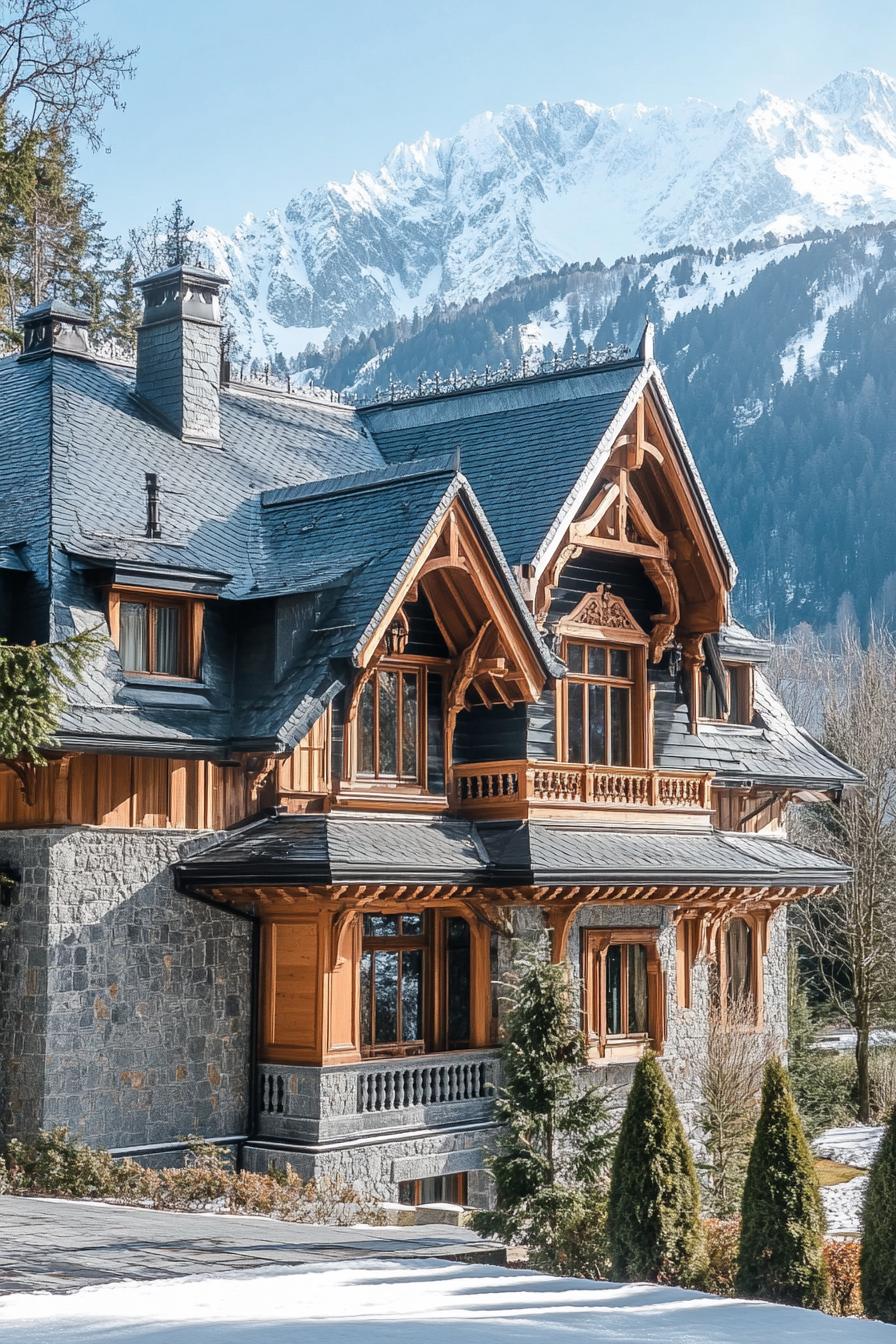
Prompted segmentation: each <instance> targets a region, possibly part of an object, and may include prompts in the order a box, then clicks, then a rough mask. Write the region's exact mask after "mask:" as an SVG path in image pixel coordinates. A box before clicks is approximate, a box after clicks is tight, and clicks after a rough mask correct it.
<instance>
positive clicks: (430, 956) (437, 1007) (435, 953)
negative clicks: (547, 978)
mask: <svg viewBox="0 0 896 1344" xmlns="http://www.w3.org/2000/svg"><path fill="white" fill-rule="evenodd" d="M373 913H377V914H384V915H390V916H401V915H421V914H422V915H423V932H422V933H421V934H403V933H402V934H399V935H391V934H370V935H367V934H365V933H364V924H363V919H364V915H365V914H373ZM360 915H361V921H362V923H361V941H360V955H361V957H363V956H364V953H365V952H368V951H369V952H376V951H379V950H383V951H401V950H402V948H407V949H408V950H414V949H416V948H421V949H422V951H423V976H422V985H423V1038H422V1040H421V1041H407V1042H403V1041H397V1042H386V1043H384V1044H382V1045H373V1044H371V1043H370V1042H365V1041H363V1040H361V1035H360V1019H361V1017H362V1016H363V1014H362V1008H361V993H360V989H359V994H358V1013H359V1034H358V1042H359V1050H360V1054H361V1057H362V1059H401V1058H407V1057H408V1056H413V1055H421V1054H440V1053H449V1054H460V1053H462V1052H463V1051H464V1050H475V1049H481V1048H482V1047H481V1045H480V1046H477V1045H476V1044H474V1042H475V1041H476V1038H477V1036H478V1035H481V1034H482V1025H481V1022H480V1021H479V1019H480V1018H481V1016H482V1010H483V1004H482V1002H481V1000H482V996H483V995H487V994H488V991H489V987H490V986H489V984H488V983H485V984H481V983H480V981H482V980H483V968H482V965H481V956H479V955H477V953H478V949H477V932H478V933H480V936H481V930H477V928H476V926H475V925H474V923H473V921H472V920H471V919H470V917H469V916H468V915H467V914H466V913H465V912H464V911H463V910H458V909H453V910H451V909H448V910H434V909H431V908H426V907H424V908H417V909H406V908H405V909H400V910H394V909H392V910H382V911H376V912H374V911H370V910H367V911H363V910H362V911H361V912H360ZM449 919H463V920H464V922H465V923H466V925H467V927H468V929H469V932H470V944H469V955H470V967H469V981H470V982H469V1005H468V1006H469V1015H470V1039H469V1040H468V1041H467V1042H465V1043H464V1044H459V1045H455V1046H453V1047H452V1046H449V1044H448V1039H447V1038H448V955H447V954H448V942H447V923H448V920H449ZM359 968H360V963H359ZM486 980H487V977H486ZM371 990H372V992H371V1002H370V1012H371V1022H372V1023H373V1022H374V1021H375V1014H376V993H375V987H374V986H373V984H372V985H371ZM397 992H398V995H399V1000H400V989H399V990H398V991H397ZM400 1030H401V1024H400V1020H399V1023H398V1032H399V1033H400Z"/></svg>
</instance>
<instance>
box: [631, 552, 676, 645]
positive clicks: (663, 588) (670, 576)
mask: <svg viewBox="0 0 896 1344" xmlns="http://www.w3.org/2000/svg"><path fill="white" fill-rule="evenodd" d="M641 564H642V565H643V566H644V572H645V573H646V575H647V577H648V578H649V579H650V581H651V583H652V584H653V586H654V587H655V588H656V590H657V592H658V593H659V595H660V597H661V598H662V599H663V610H662V611H660V612H658V613H657V614H656V615H655V616H652V617H651V620H652V621H653V633H652V634H651V636H650V661H651V662H652V663H658V662H659V661H660V659H661V658H662V656H663V654H664V653H665V651H666V649H667V648H668V647H669V645H670V644H671V643H672V640H673V638H674V637H675V627H676V626H677V624H678V621H679V617H680V615H681V607H680V605H679V599H678V581H677V580H676V578H675V571H674V570H673V568H672V566H671V564H670V563H669V561H668V560H666V559H662V560H661V559H658V558H656V557H653V556H642V557H641Z"/></svg>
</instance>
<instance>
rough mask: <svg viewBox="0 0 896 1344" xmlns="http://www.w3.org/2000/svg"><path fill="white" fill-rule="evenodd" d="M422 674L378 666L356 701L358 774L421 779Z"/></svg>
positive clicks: (405, 780)
mask: <svg viewBox="0 0 896 1344" xmlns="http://www.w3.org/2000/svg"><path fill="white" fill-rule="evenodd" d="M421 690H422V676H421V673H420V671H419V670H417V669H413V670H411V671H404V670H403V669H400V668H378V669H377V671H376V672H374V674H373V675H372V676H371V677H370V678H369V679H368V681H366V682H365V684H364V687H363V689H362V691H361V696H360V700H359V702H358V718H357V733H358V751H357V763H358V774H359V775H360V776H367V777H369V778H373V779H391V780H398V781H402V782H407V783H419V782H420V781H421V777H422V776H421V768H420V767H421V761H420V757H421V749H420V748H421V723H422V721H423V713H422V698H423V697H422V694H421Z"/></svg>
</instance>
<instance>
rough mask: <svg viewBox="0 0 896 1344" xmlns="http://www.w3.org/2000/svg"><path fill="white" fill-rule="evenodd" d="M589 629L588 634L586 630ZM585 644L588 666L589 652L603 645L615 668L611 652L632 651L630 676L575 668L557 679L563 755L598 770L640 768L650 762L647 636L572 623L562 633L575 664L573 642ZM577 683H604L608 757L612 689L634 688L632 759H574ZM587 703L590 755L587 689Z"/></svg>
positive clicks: (630, 693) (565, 652)
mask: <svg viewBox="0 0 896 1344" xmlns="http://www.w3.org/2000/svg"><path fill="white" fill-rule="evenodd" d="M586 631H587V633H586ZM573 644H575V645H580V646H582V648H583V665H584V667H585V668H587V666H588V653H589V651H590V649H592V648H602V649H604V650H605V654H606V660H607V661H606V667H607V668H608V669H609V667H610V665H611V664H610V655H611V654H612V653H613V652H619V653H623V652H624V653H626V654H628V659H629V675H628V677H618V676H613V674H612V673H611V672H609V671H607V673H606V674H605V675H600V674H592V673H588V672H587V671H583V672H571V671H567V673H566V675H565V676H564V677H562V678H558V681H557V689H556V694H557V759H558V761H561V762H563V763H564V764H567V765H579V766H582V767H583V768H594V769H596V770H631V769H640V768H643V767H645V766H647V765H648V754H649V753H648V743H649V738H650V734H649V732H648V724H647V715H648V706H647V639H646V636H645V637H644V638H643V639H641V638H639V637H635V638H631V637H630V636H627V632H625V631H617V630H612V631H608V632H607V634H606V635H605V636H602V635H601V634H599V633H597V632H595V631H594V630H593V629H588V628H587V627H585V628H584V629H573V628H571V627H568V628H567V629H566V630H565V631H564V633H563V636H562V640H561V646H560V656H561V658H562V659H563V661H564V662H565V663H566V664H567V668H568V667H569V649H570V646H571V645H573ZM572 682H574V683H576V684H579V685H582V686H585V687H588V686H603V687H604V688H605V690H604V705H605V723H606V750H605V756H606V757H609V756H610V753H611V741H612V736H611V730H610V724H611V713H612V710H611V705H612V695H611V693H612V690H613V689H614V688H619V689H625V690H627V691H628V740H629V752H628V755H629V759H628V761H627V762H625V763H623V762H621V761H617V762H610V761H609V760H606V759H605V760H604V761H591V760H586V761H573V760H572V759H571V757H570V748H569V690H568V688H569V684H570V683H572ZM582 703H583V711H584V712H583V721H582V722H583V727H582V734H583V741H584V743H585V754H586V755H587V749H588V708H587V706H588V695H587V691H585V692H584V693H583V695H582Z"/></svg>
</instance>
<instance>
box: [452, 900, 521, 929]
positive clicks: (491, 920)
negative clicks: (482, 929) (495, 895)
mask: <svg viewBox="0 0 896 1344" xmlns="http://www.w3.org/2000/svg"><path fill="white" fill-rule="evenodd" d="M458 904H459V905H461V906H462V907H463V909H464V910H466V911H467V912H468V913H469V914H470V915H472V916H473V918H474V919H477V920H478V921H479V923H480V924H485V926H486V927H487V928H489V929H494V931H495V933H500V934H501V935H502V936H503V937H504V938H510V937H511V935H512V934H513V922H512V920H511V918H510V912H509V910H505V909H504V908H503V907H502V906H500V905H494V904H493V903H492V902H484V901H483V902H480V901H459V902H458Z"/></svg>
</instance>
